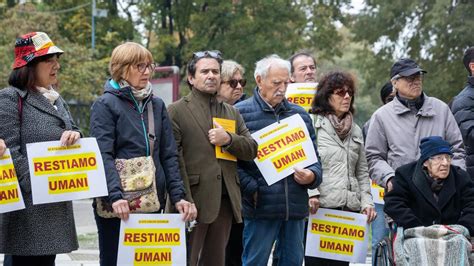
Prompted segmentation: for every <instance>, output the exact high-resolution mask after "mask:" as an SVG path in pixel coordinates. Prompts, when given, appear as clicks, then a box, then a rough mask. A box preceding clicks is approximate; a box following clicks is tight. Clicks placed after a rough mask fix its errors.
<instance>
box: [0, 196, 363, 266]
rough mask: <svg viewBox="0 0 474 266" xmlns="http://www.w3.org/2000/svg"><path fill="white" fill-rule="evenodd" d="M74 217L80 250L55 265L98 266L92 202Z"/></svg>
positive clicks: (77, 205) (83, 203)
mask: <svg viewBox="0 0 474 266" xmlns="http://www.w3.org/2000/svg"><path fill="white" fill-rule="evenodd" d="M74 217H75V219H76V229H77V234H78V238H79V245H80V249H79V250H76V251H74V252H72V253H69V254H60V255H58V256H57V258H56V265H57V266H99V250H98V248H97V246H98V245H97V227H96V225H95V220H94V215H93V213H92V201H91V200H80V201H74ZM270 261H271V260H270ZM0 265H3V255H2V254H0ZM268 265H271V264H268ZM351 265H353V266H362V265H371V264H370V257H367V261H366V264H353V263H352V264H351Z"/></svg>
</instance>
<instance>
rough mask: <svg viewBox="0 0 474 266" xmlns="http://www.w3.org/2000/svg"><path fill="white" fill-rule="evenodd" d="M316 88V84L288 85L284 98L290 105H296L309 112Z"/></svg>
mask: <svg viewBox="0 0 474 266" xmlns="http://www.w3.org/2000/svg"><path fill="white" fill-rule="evenodd" d="M317 86H318V83H290V84H288V87H287V89H286V94H285V97H286V99H287V100H288V101H289V102H290V103H294V104H297V105H299V106H301V107H303V108H304V109H305V110H306V111H309V110H310V109H311V104H312V102H313V99H314V95H315V94H316V91H317V88H316V87H317Z"/></svg>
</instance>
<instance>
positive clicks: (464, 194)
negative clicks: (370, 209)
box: [384, 162, 474, 235]
mask: <svg viewBox="0 0 474 266" xmlns="http://www.w3.org/2000/svg"><path fill="white" fill-rule="evenodd" d="M422 167H423V166H422V163H421V162H413V163H409V164H406V165H403V166H401V167H400V168H398V169H397V170H396V172H395V177H394V178H393V181H392V182H393V190H392V191H390V192H388V193H387V194H385V198H384V200H385V208H384V211H385V212H386V213H387V214H388V215H389V216H390V217H392V218H393V220H394V221H395V222H396V223H397V224H398V225H399V226H402V227H403V228H405V229H406V228H412V227H417V226H430V225H433V224H460V225H463V226H465V227H466V228H467V229H468V230H469V232H470V234H471V235H474V183H473V182H472V181H471V178H470V177H469V175H468V174H467V172H466V171H464V170H462V169H461V168H459V167H457V166H453V165H451V168H450V174H449V176H448V177H447V179H446V180H445V181H444V185H443V188H442V189H441V191H440V192H439V194H438V197H439V199H438V201H436V199H435V197H434V196H433V192H432V191H431V188H430V186H429V184H428V182H427V180H426V177H425V172H424V170H423V169H422Z"/></svg>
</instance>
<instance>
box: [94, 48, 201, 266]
mask: <svg viewBox="0 0 474 266" xmlns="http://www.w3.org/2000/svg"><path fill="white" fill-rule="evenodd" d="M154 69H155V64H154V63H153V57H152V55H151V53H150V51H148V50H147V49H146V48H145V47H143V46H142V45H140V44H138V43H133V42H126V43H124V44H121V45H119V46H117V47H116V48H115V49H114V50H113V52H112V56H111V59H110V64H109V72H110V74H111V76H112V78H111V79H109V80H107V81H106V82H105V86H104V89H105V90H104V94H103V95H102V96H100V97H99V98H98V99H97V100H96V101H95V102H94V104H93V105H92V110H91V122H90V131H91V136H93V137H95V138H97V142H98V144H99V148H100V151H101V153H102V158H103V161H104V166H105V175H106V179H107V187H108V192H109V195H108V197H105V198H104V199H103V201H101V202H105V204H104V205H100V206H99V204H97V205H96V204H95V206H94V213H95V219H96V223H97V227H98V233H99V250H100V264H101V265H116V264H117V251H118V241H119V232H120V220H121V219H122V220H127V219H128V217H129V214H130V212H131V210H133V209H135V208H136V207H137V206H136V205H134V202H131V201H130V198H128V197H127V194H126V192H125V191H124V188H123V183H122V182H121V177H120V176H119V169H118V168H119V167H116V163H117V161H118V160H122V161H123V160H129V159H133V158H139V157H143V156H146V157H151V158H152V160H153V164H154V166H155V169H156V173H155V177H154V178H155V179H154V182H155V184H156V189H157V194H158V200H159V202H158V206H160V207H164V206H165V194H166V193H168V194H169V197H170V200H171V202H172V203H173V204H174V206H175V207H176V209H177V210H178V211H179V212H180V213H182V214H183V220H186V221H189V220H193V219H195V218H196V215H197V211H196V208H195V207H194V205H192V204H190V203H189V202H187V201H185V200H184V197H185V190H184V185H183V182H182V179H181V176H180V173H179V164H178V153H177V149H176V143H175V140H174V137H173V131H172V128H171V123H170V119H169V117H168V113H167V111H166V107H165V104H164V102H163V100H162V99H160V98H158V97H154V96H153V92H152V87H151V83H150V81H149V80H150V78H151V76H152V74H153V71H154ZM150 119H151V120H150ZM153 128H154V130H153ZM96 202H98V201H96ZM107 206H109V207H108V208H109V210H110V211H111V212H113V215H114V216H115V217H113V218H104V217H101V216H100V215H101V212H103V211H104V209H101V208H105V209H107ZM160 209H161V208H160ZM105 211H106V210H105ZM102 216H103V215H102Z"/></svg>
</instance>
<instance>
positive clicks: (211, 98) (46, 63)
mask: <svg viewBox="0 0 474 266" xmlns="http://www.w3.org/2000/svg"><path fill="white" fill-rule="evenodd" d="M14 53H15V61H14V63H13V66H12V72H11V74H10V77H9V80H8V83H9V85H10V86H9V87H7V88H5V89H3V90H1V91H0V155H1V154H3V153H4V152H5V150H6V148H8V149H9V150H10V153H11V156H12V159H13V163H14V166H15V170H16V173H17V176H18V180H19V184H20V187H21V192H22V195H23V199H24V202H25V209H23V210H18V211H14V212H7V213H3V214H0V253H2V254H6V256H5V264H4V265H6V266H11V265H13V266H17V265H54V262H55V258H56V254H60V253H69V252H71V251H73V250H76V249H77V248H78V241H77V236H76V229H75V223H74V217H73V209H72V203H71V202H70V201H66V202H57V203H49V204H41V205H33V203H32V192H31V180H30V173H29V169H28V161H27V153H26V145H27V144H28V143H34V142H43V141H53V140H59V141H60V142H61V144H62V145H64V146H68V145H72V144H74V143H75V142H76V141H77V140H79V139H80V138H82V137H84V136H83V135H82V133H81V132H80V130H79V129H78V127H77V126H76V125H75V123H74V119H73V117H72V116H71V113H70V112H69V108H68V105H67V103H66V102H65V101H64V99H63V98H62V97H61V96H60V94H59V93H58V92H57V84H58V74H59V69H60V63H59V60H60V57H61V56H62V54H63V53H64V51H63V50H61V49H60V48H58V47H57V46H55V45H54V43H53V42H52V41H51V39H50V38H49V37H48V35H47V34H45V33H42V32H32V33H28V34H26V35H23V36H21V37H19V38H18V39H17V40H16V43H15V49H14ZM66 56H67V53H66ZM463 63H464V66H465V68H466V69H467V71H468V73H469V77H468V84H467V86H466V88H464V90H462V91H461V92H460V93H459V95H458V96H457V97H455V98H454V100H453V101H452V103H451V109H450V107H448V105H447V104H445V103H444V102H442V101H441V100H438V99H436V98H435V97H432V96H428V95H427V94H426V93H425V92H424V90H423V79H424V77H425V75H426V76H428V74H427V71H425V70H424V69H422V67H421V66H420V65H418V64H417V62H415V61H414V60H412V59H407V58H403V59H400V60H397V61H396V62H395V63H394V64H393V66H392V67H391V69H390V71H387V83H386V84H385V85H384V86H383V88H382V89H381V91H380V94H381V100H382V102H383V105H382V106H381V107H380V108H379V109H378V110H377V111H375V113H374V114H373V115H372V117H371V119H370V121H368V122H367V123H366V124H365V125H364V127H363V128H361V127H359V126H358V125H357V124H356V123H355V122H354V115H355V106H354V105H355V104H354V100H355V97H356V95H357V87H356V80H355V77H354V76H353V75H352V74H350V73H348V72H344V71H333V72H329V73H327V74H325V75H322V77H321V78H319V79H316V76H317V75H316V70H317V67H316V60H315V58H314V57H313V56H312V55H311V54H310V53H307V52H300V53H296V54H294V55H293V56H292V57H290V58H289V59H288V60H285V59H283V58H281V57H279V56H278V55H270V56H267V57H265V58H262V59H260V60H258V61H257V62H256V68H255V72H254V78H255V83H256V85H257V86H256V87H255V89H254V90H253V94H252V96H251V97H249V98H248V99H246V98H247V97H246V95H245V94H244V87H245V86H246V84H247V82H246V79H245V78H244V75H245V69H244V68H243V67H242V66H241V65H240V64H238V63H237V62H235V61H232V60H223V55H222V54H221V53H220V52H219V51H199V52H195V53H193V56H192V58H191V59H190V60H189V62H188V64H187V69H186V70H187V75H186V79H187V83H188V85H189V93H188V94H187V95H186V96H184V97H182V98H181V99H180V100H178V101H177V102H174V103H172V104H171V105H169V106H168V107H166V106H165V104H164V102H163V100H161V99H160V98H158V97H155V96H153V92H152V87H151V83H150V78H151V77H152V74H153V71H154V68H155V64H154V60H153V56H152V54H151V53H150V51H148V50H147V49H146V48H145V47H143V46H142V45H140V44H138V43H133V42H126V43H123V44H121V45H119V46H117V47H116V48H115V49H114V50H113V52H112V54H111V59H110V63H109V73H110V78H109V79H108V80H106V81H105V84H104V85H103V88H104V90H103V92H104V93H103V95H101V96H100V97H98V98H97V100H96V101H95V102H94V103H93V105H92V108H91V119H90V135H91V137H94V138H96V140H97V143H98V145H99V148H100V151H101V155H102V158H103V162H104V168H105V176H106V182H107V189H108V196H107V197H104V198H101V199H96V200H95V201H94V204H93V209H94V215H95V220H96V224H97V228H98V236H99V250H100V264H101V265H116V264H117V253H118V242H119V230H120V221H121V220H127V219H128V218H129V215H130V213H131V206H130V201H129V200H128V195H127V193H126V192H125V191H124V190H123V187H122V184H121V179H120V176H119V171H118V170H117V168H116V160H118V159H127V160H128V159H133V158H141V157H143V158H148V159H150V160H151V161H152V164H153V165H154V167H155V169H156V172H155V176H154V184H156V188H157V194H158V206H159V210H157V211H156V212H157V213H158V212H161V211H163V210H164V211H166V212H179V213H181V215H182V219H183V220H184V221H187V222H190V221H193V222H192V223H191V226H190V227H189V231H190V233H189V239H188V240H189V241H188V242H189V243H188V252H187V253H188V263H189V265H193V266H194V265H206V266H209V265H210V266H213V265H216V266H222V265H252V266H253V265H267V264H268V260H269V257H270V254H271V252H272V250H273V265H302V264H303V262H304V263H305V265H348V264H349V263H348V262H345V261H336V260H330V259H324V258H315V257H305V255H304V254H305V252H304V245H305V244H304V243H305V239H306V237H305V232H306V228H305V225H306V222H307V217H308V215H309V214H310V213H312V214H314V213H316V212H317V211H318V209H319V208H327V209H334V210H340V211H346V212H354V213H362V214H365V215H366V217H367V223H373V224H372V243H373V244H372V246H373V249H374V248H375V245H376V244H377V243H378V242H379V241H381V239H382V238H384V237H385V236H386V235H387V234H388V232H389V230H388V226H387V222H388V220H393V221H394V222H395V223H396V224H397V225H398V226H400V227H403V228H405V229H408V228H413V227H418V226H424V227H427V226H430V225H433V224H445V225H449V224H458V225H462V226H464V227H465V228H467V230H468V231H469V233H470V234H471V235H473V234H474V183H473V180H472V178H473V173H474V170H473V169H474V130H473V127H474V115H473V113H474V112H473V111H472V109H473V107H474V79H473V76H474V47H471V48H469V49H467V50H466V52H465V54H464V61H463ZM315 82H318V85H317V92H316V94H315V95H314V100H313V102H312V106H311V109H310V111H309V112H307V111H306V110H304V109H303V108H302V107H300V106H298V105H296V104H294V103H291V102H289V101H288V100H287V99H286V97H285V94H286V90H287V86H288V84H289V83H315ZM453 113H454V115H453ZM292 115H299V116H300V117H301V118H302V119H303V121H304V124H305V126H306V128H307V130H308V132H309V137H310V139H311V141H312V144H313V147H314V150H315V151H316V154H317V158H318V160H317V162H315V163H313V164H310V165H309V166H307V167H304V168H299V167H295V168H294V173H293V174H290V175H288V176H287V177H285V178H283V179H281V180H279V181H277V182H276V183H274V184H272V185H268V183H267V181H266V180H265V178H264V176H263V174H262V172H261V171H260V170H259V168H258V167H257V165H256V163H255V162H254V158H255V157H256V155H257V150H258V144H257V142H256V141H255V140H254V139H253V138H252V136H251V134H252V133H255V132H257V131H259V130H261V129H263V128H265V127H267V126H269V125H271V124H273V123H275V122H279V121H280V120H282V119H285V118H288V117H290V116H292ZM214 118H220V119H226V120H230V121H234V122H235V130H226V129H225V127H223V126H222V125H221V124H219V122H217V121H216V120H215V119H214ZM216 146H219V147H221V149H222V151H223V152H225V153H228V154H230V155H232V156H234V157H235V160H223V159H219V158H216V155H215V154H216V153H215V147H216ZM466 155H467V157H466ZM466 158H467V159H466ZM466 167H467V171H468V172H466V171H465V170H466ZM370 179H372V180H374V181H375V182H376V183H377V184H378V185H380V186H382V187H383V188H385V190H386V192H387V194H386V196H385V205H384V206H383V205H380V204H374V202H373V198H372V195H371V190H370V189H371V180H370ZM107 210H108V211H110V213H113V215H114V217H112V218H109V217H104V215H103V214H102V211H107ZM384 211H385V212H386V214H384ZM389 217H390V219H389ZM373 259H374V260H375V259H376V258H375V257H373Z"/></svg>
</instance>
